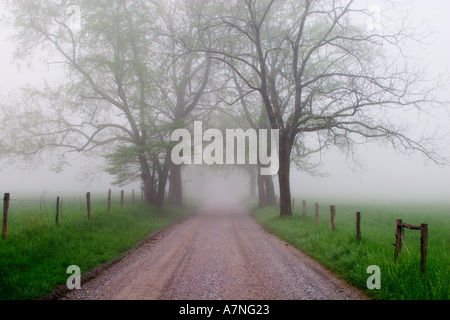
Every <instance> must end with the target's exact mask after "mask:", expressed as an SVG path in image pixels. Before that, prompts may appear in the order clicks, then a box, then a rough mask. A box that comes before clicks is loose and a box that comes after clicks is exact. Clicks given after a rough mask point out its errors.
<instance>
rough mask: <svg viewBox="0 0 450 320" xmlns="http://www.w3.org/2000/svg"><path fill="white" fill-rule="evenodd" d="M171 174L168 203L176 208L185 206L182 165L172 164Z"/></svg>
mask: <svg viewBox="0 0 450 320" xmlns="http://www.w3.org/2000/svg"><path fill="white" fill-rule="evenodd" d="M169 172H170V174H169V195H168V199H167V201H168V202H169V203H170V204H172V205H175V206H182V205H183V183H182V179H181V165H177V164H173V163H172V164H171V166H170V171H169Z"/></svg>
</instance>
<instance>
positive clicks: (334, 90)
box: [206, 0, 447, 216]
mask: <svg viewBox="0 0 450 320" xmlns="http://www.w3.org/2000/svg"><path fill="white" fill-rule="evenodd" d="M217 6H218V8H216V11H214V14H212V15H210V16H209V17H208V18H207V19H206V20H207V21H208V27H209V28H212V29H214V30H215V31H216V34H217V37H220V35H222V36H223V35H225V36H224V38H223V41H224V42H227V41H228V42H229V41H234V46H233V50H231V51H230V50H224V47H218V48H216V50H211V51H210V52H211V53H212V54H214V59H216V60H218V61H220V62H222V63H224V64H225V65H227V66H228V67H229V68H231V69H232V70H233V71H234V72H235V73H236V74H237V75H238V76H239V77H240V79H241V80H242V81H243V82H244V83H245V84H246V86H247V88H248V89H249V90H253V91H255V92H258V93H259V94H260V96H261V100H262V102H263V103H262V104H263V105H264V107H265V108H266V111H267V115H268V119H269V122H270V125H271V127H272V128H273V129H279V132H280V146H279V163H280V169H279V172H278V178H279V179H278V180H279V187H280V215H282V216H284V215H291V214H292V210H291V194H290V181H289V176H290V167H291V156H292V153H293V148H294V146H298V148H299V149H302V150H299V151H300V153H305V154H308V153H309V152H310V151H314V150H315V149H317V150H320V149H321V148H323V147H325V146H329V145H331V144H334V145H338V146H340V147H341V148H344V149H347V150H352V148H351V147H352V146H353V145H355V144H357V143H364V142H366V141H368V140H370V139H384V140H388V141H390V142H391V143H392V146H393V147H394V148H395V149H396V150H399V151H401V152H404V153H407V152H411V151H412V152H420V153H422V154H423V155H424V156H425V158H426V159H429V160H431V161H433V162H435V163H437V164H447V159H445V158H443V157H442V156H441V155H440V154H439V148H438V147H439V145H438V144H439V142H440V141H441V140H440V139H439V137H437V136H429V137H426V136H418V137H415V136H414V135H413V134H412V131H411V130H410V128H409V127H408V125H405V124H404V123H402V119H401V113H402V112H404V111H406V110H410V109H415V110H417V111H424V112H425V111H426V110H428V109H432V108H434V107H436V108H438V107H442V106H443V104H442V103H440V102H439V101H438V100H437V99H436V93H437V92H438V89H440V82H439V80H438V81H436V82H435V83H434V84H433V85H431V86H430V85H429V83H427V85H424V84H425V83H426V82H425V80H426V79H425V77H424V75H425V73H424V72H423V70H422V69H419V68H417V67H414V68H411V66H410V65H408V64H403V62H404V61H405V59H406V57H405V56H404V55H403V54H402V53H403V51H402V49H403V48H404V44H405V43H406V42H409V43H411V42H412V43H414V42H415V43H420V42H421V41H422V40H423V37H424V36H425V35H424V34H423V33H421V30H420V29H419V28H417V27H414V26H411V25H410V24H408V23H407V20H406V19H404V20H401V21H398V24H397V25H396V28H395V30H393V31H392V30H388V29H387V28H384V29H382V30H369V29H368V28H367V27H366V26H365V24H364V23H361V21H362V22H364V21H366V20H367V18H370V17H371V14H372V13H371V12H370V11H369V10H368V9H367V8H357V7H356V5H355V3H354V1H349V0H346V1H344V0H337V1H320V0H305V1H294V0H292V1H291V0H285V1H284V0H283V1H281V0H243V1H240V0H236V1H226V3H225V2H222V3H221V6H220V5H219V4H217ZM384 14H386V12H384ZM230 37H231V38H232V39H233V40H230ZM394 50H395V51H394ZM255 74H256V75H257V77H254V75H255ZM398 117H399V121H396V118H398ZM311 133H312V134H314V135H315V136H316V137H318V138H319V139H317V140H316V141H319V142H320V143H318V144H316V147H310V148H309V149H306V143H307V142H308V141H311V140H314V139H309V140H308V139H307V138H306V137H307V136H308V135H310V134H311Z"/></svg>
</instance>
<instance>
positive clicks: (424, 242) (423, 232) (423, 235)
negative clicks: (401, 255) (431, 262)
mask: <svg viewBox="0 0 450 320" xmlns="http://www.w3.org/2000/svg"><path fill="white" fill-rule="evenodd" d="M427 246H428V224H425V223H422V224H421V225H420V270H422V272H423V273H425V270H426V265H427Z"/></svg>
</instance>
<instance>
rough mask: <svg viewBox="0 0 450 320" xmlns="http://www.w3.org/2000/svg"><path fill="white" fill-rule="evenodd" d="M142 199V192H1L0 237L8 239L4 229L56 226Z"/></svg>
mask: <svg viewBox="0 0 450 320" xmlns="http://www.w3.org/2000/svg"><path fill="white" fill-rule="evenodd" d="M137 202H143V193H142V191H141V192H140V194H139V195H138V193H137V192H135V190H131V192H125V191H124V190H121V191H120V192H117V191H116V192H112V190H111V189H110V190H108V191H107V192H99V193H91V192H87V193H86V194H84V195H79V196H73V195H70V196H67V195H66V196H57V197H53V196H49V195H46V194H41V195H39V196H38V197H35V198H33V197H25V196H23V197H22V196H16V195H14V194H10V193H5V195H4V198H3V219H2V238H3V239H5V238H8V232H14V231H17V230H19V229H21V230H23V229H30V228H33V227H42V226H49V225H58V224H61V223H63V222H66V221H74V220H77V219H78V220H81V219H90V218H91V216H92V215H95V214H101V213H105V212H109V211H111V210H113V209H117V208H124V207H126V206H130V205H135V203H137Z"/></svg>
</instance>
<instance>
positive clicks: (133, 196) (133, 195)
mask: <svg viewBox="0 0 450 320" xmlns="http://www.w3.org/2000/svg"><path fill="white" fill-rule="evenodd" d="M133 206H134V189H133Z"/></svg>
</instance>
